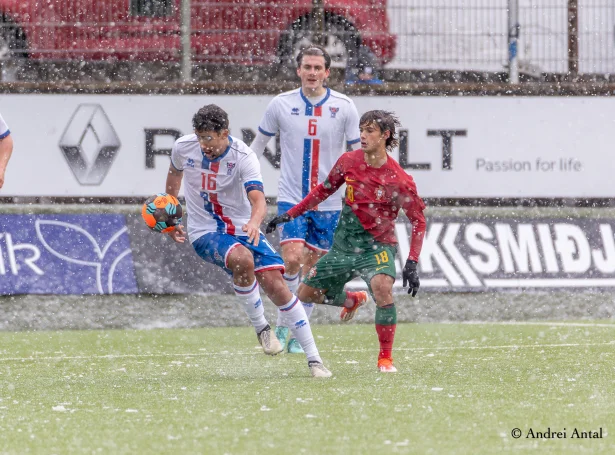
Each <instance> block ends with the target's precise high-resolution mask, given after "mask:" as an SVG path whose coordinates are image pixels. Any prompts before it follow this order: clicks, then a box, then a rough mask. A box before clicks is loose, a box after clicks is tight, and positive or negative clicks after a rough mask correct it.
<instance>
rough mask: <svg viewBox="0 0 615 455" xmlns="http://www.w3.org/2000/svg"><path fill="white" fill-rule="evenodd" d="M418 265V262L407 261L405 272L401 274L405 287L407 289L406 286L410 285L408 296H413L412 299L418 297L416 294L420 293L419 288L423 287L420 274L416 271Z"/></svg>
mask: <svg viewBox="0 0 615 455" xmlns="http://www.w3.org/2000/svg"><path fill="white" fill-rule="evenodd" d="M416 264H417V262H416V261H412V260H410V259H408V260H407V261H406V265H405V266H404V271H403V272H402V274H401V276H402V278H403V286H404V287H406V285H408V294H412V297H414V296H416V293H417V292H419V287H420V286H421V282H420V281H419V274H418V272H417V271H416Z"/></svg>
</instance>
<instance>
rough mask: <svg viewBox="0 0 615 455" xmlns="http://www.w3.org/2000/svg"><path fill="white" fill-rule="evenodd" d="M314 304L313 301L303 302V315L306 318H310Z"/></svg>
mask: <svg viewBox="0 0 615 455" xmlns="http://www.w3.org/2000/svg"><path fill="white" fill-rule="evenodd" d="M301 303H303V302H301ZM314 306H315V305H314V304H313V303H303V309H304V310H305V315H306V316H307V318H308V319H310V316H312V311H314Z"/></svg>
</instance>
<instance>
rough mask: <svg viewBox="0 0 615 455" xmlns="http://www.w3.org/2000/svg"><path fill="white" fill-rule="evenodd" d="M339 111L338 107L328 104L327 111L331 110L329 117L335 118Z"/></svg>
mask: <svg viewBox="0 0 615 455" xmlns="http://www.w3.org/2000/svg"><path fill="white" fill-rule="evenodd" d="M339 111H340V108H339V107H333V106H329V112H331V118H335V116H336V115H337V113H338V112H339Z"/></svg>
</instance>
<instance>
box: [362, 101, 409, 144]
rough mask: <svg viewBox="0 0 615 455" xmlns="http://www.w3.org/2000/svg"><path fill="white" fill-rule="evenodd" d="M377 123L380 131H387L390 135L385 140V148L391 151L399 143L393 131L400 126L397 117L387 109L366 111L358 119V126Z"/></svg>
mask: <svg viewBox="0 0 615 455" xmlns="http://www.w3.org/2000/svg"><path fill="white" fill-rule="evenodd" d="M372 124H373V125H378V128H380V132H382V133H384V132H385V131H389V132H390V133H391V135H390V136H389V137H388V138H387V140H386V149H387V151H388V152H390V151H392V150H393V149H394V148H395V147H397V146H398V145H399V138H398V137H397V134H396V133H395V128H396V127H400V126H401V123H399V119H398V118H397V116H396V115H395V114H394V113H393V112H389V111H380V110H375V111H367V112H366V113H365V114H363V115H362V116H361V120H359V126H367V125H372Z"/></svg>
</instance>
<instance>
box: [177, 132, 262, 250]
mask: <svg viewBox="0 0 615 455" xmlns="http://www.w3.org/2000/svg"><path fill="white" fill-rule="evenodd" d="M229 141H230V144H229V146H228V148H227V149H226V150H225V151H224V153H222V155H220V156H219V157H217V158H216V159H214V160H209V159H207V158H206V157H205V155H203V152H202V151H201V146H200V145H199V141H198V140H197V138H196V134H188V135H186V136H183V137H180V138H179V139H177V141H175V144H174V145H173V150H172V152H171V164H172V165H173V167H175V168H176V169H177V170H179V171H183V172H184V176H183V180H184V197H185V198H186V208H187V210H188V214H189V218H188V237H189V239H190V242H194V241H195V240H197V239H198V238H199V237H201V236H202V235H203V234H206V233H208V232H218V233H226V234H231V235H236V236H245V235H246V233H245V232H243V231H242V230H241V228H242V226H243V225H244V224H246V223H247V222H248V221H249V220H250V215H251V214H252V206H251V204H250V201H249V199H248V193H249V192H250V191H252V190H258V191H263V178H262V177H261V168H260V163H259V162H258V158H257V156H256V154H255V153H254V152H253V151H252V150H251V149H250V147H248V146H247V145H246V144H245V143H244V142H243V141H241V140H239V139H236V138H234V137H231V136H229Z"/></svg>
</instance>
